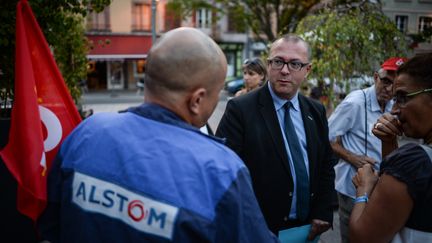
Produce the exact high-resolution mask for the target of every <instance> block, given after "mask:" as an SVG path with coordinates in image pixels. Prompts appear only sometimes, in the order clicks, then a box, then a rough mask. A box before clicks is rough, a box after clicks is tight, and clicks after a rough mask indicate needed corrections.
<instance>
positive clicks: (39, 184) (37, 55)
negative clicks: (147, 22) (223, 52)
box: [0, 1, 81, 221]
mask: <svg viewBox="0 0 432 243" xmlns="http://www.w3.org/2000/svg"><path fill="white" fill-rule="evenodd" d="M15 55H16V58H15V59H16V60H15V97H14V105H13V107H12V116H11V127H10V131H9V142H8V144H7V145H6V147H5V148H4V149H3V150H2V151H1V152H0V155H1V156H2V158H3V161H4V162H5V164H6V166H7V167H8V169H9V171H10V172H11V173H12V174H13V176H14V177H15V179H16V180H17V182H18V192H17V208H18V210H19V211H20V212H21V213H23V214H25V215H27V216H28V217H30V218H31V219H33V220H34V221H36V219H37V218H38V216H39V215H40V214H41V212H42V211H43V209H44V208H45V205H46V200H47V191H46V183H47V180H46V179H47V173H46V172H47V171H48V170H49V168H50V166H51V163H52V161H53V159H54V157H55V155H56V153H57V151H58V149H59V147H60V144H61V142H62V141H63V139H64V138H65V137H66V136H67V135H68V134H69V133H70V132H71V130H72V129H73V128H74V127H75V126H76V125H77V124H78V123H79V122H80V121H81V118H80V116H79V113H78V111H77V109H76V107H75V104H74V103H73V101H72V98H71V96H70V94H69V92H68V90H67V88H66V85H65V82H64V80H63V78H62V76H61V74H60V71H59V69H58V67H57V65H56V63H55V60H54V57H53V56H52V54H51V51H50V48H49V47H48V44H47V42H46V40H45V37H44V35H43V33H42V31H41V29H40V27H39V25H38V23H37V21H36V18H35V17H34V15H33V12H32V10H31V8H30V6H29V4H28V2H27V1H20V2H19V3H18V5H17V17H16V50H15Z"/></svg>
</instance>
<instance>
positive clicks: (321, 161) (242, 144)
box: [216, 85, 336, 234]
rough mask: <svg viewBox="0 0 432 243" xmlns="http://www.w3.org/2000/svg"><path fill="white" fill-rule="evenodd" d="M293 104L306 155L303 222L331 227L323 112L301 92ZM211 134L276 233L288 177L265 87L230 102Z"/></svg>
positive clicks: (283, 223) (283, 218) (289, 188)
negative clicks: (240, 168) (244, 174)
mask: <svg viewBox="0 0 432 243" xmlns="http://www.w3.org/2000/svg"><path fill="white" fill-rule="evenodd" d="M299 103H300V109H301V112H302V118H303V122H304V127H305V133H306V141H307V153H308V157H309V175H310V200H311V201H310V202H311V203H310V205H311V208H310V213H309V219H321V220H324V221H327V222H330V223H332V222H333V207H332V200H333V193H334V170H333V166H334V164H335V163H336V159H335V157H334V156H333V152H332V149H331V147H330V144H329V140H328V126H327V118H326V112H325V108H324V106H323V105H321V104H320V103H318V102H316V101H314V100H312V99H310V98H307V97H305V96H303V95H301V94H299ZM216 135H217V136H219V137H224V138H226V139H227V146H228V147H230V148H231V149H233V150H234V151H235V152H236V153H237V154H238V155H239V156H240V158H241V159H242V160H243V161H244V162H245V164H246V166H247V167H248V168H249V171H250V173H251V177H252V182H253V187H254V191H255V194H256V197H257V199H258V202H259V204H260V207H261V210H262V212H263V214H264V217H265V219H266V221H267V224H268V226H269V228H270V230H272V231H273V232H275V233H276V234H277V232H278V231H279V230H282V229H287V228H289V227H290V224H289V223H288V222H287V221H288V216H289V212H290V208H291V200H292V193H293V190H294V186H293V179H292V176H291V171H290V167H289V162H288V155H287V152H286V149H285V145H284V141H283V136H282V130H281V128H280V126H279V122H278V118H277V114H276V110H275V108H274V104H273V100H272V97H271V95H270V91H269V90H268V86H267V85H264V86H263V87H261V88H260V89H258V90H255V91H253V92H250V93H248V94H245V95H243V96H239V97H237V98H234V99H231V100H230V101H229V102H228V104H227V108H226V110H225V113H224V115H223V117H222V120H221V122H220V123H219V127H218V129H217V132H216ZM305 223H307V222H305Z"/></svg>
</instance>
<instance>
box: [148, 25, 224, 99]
mask: <svg viewBox="0 0 432 243" xmlns="http://www.w3.org/2000/svg"><path fill="white" fill-rule="evenodd" d="M225 68H226V60H225V56H224V54H223V52H222V51H221V49H220V48H219V46H218V45H217V44H216V43H215V42H214V41H213V40H212V39H210V38H209V37H208V36H207V35H206V34H204V33H202V32H201V31H199V30H197V29H193V28H178V29H174V30H172V31H169V32H167V33H166V34H164V35H163V36H162V37H161V38H160V39H159V40H158V41H157V42H156V43H155V44H154V45H153V47H152V48H151V49H150V52H149V55H148V59H147V64H146V69H145V70H146V79H145V84H146V88H147V89H148V90H149V91H150V92H154V93H156V94H159V95H162V94H164V93H166V92H183V91H187V90H190V89H191V88H192V89H193V88H195V87H197V86H201V85H205V86H207V85H209V84H212V83H214V82H215V79H217V78H219V77H220V76H224V77H225Z"/></svg>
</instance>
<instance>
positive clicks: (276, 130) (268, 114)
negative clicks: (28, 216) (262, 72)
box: [258, 85, 291, 177]
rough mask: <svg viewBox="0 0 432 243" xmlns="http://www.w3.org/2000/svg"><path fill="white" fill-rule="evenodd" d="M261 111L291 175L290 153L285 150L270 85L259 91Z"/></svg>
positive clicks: (284, 165) (282, 161)
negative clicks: (269, 88)
mask: <svg viewBox="0 0 432 243" xmlns="http://www.w3.org/2000/svg"><path fill="white" fill-rule="evenodd" d="M258 99H259V111H260V113H261V115H262V118H263V120H264V123H265V125H266V127H267V129H268V131H269V133H270V136H271V137H272V140H273V143H274V146H275V148H276V150H277V152H278V154H279V156H280V157H281V160H280V162H281V163H282V164H283V167H284V168H285V169H286V171H287V172H288V174H289V176H290V177H291V170H290V167H289V164H288V155H287V152H286V150H285V143H284V140H283V136H282V131H281V128H280V126H279V120H278V118H277V114H276V109H275V107H274V104H273V99H272V97H271V95H270V91H269V90H268V86H267V85H264V86H263V87H261V88H260V91H259V98H258Z"/></svg>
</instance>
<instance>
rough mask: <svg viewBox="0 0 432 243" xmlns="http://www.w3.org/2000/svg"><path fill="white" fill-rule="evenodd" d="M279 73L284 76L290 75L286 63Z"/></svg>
mask: <svg viewBox="0 0 432 243" xmlns="http://www.w3.org/2000/svg"><path fill="white" fill-rule="evenodd" d="M281 73H284V74H289V73H290V70H289V68H288V63H284V65H283V66H282V69H281Z"/></svg>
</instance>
